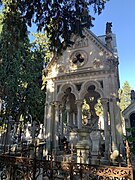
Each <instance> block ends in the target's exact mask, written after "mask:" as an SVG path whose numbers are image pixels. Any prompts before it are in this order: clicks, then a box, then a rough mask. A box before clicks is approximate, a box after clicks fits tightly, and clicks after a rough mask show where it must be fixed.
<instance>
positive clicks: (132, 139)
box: [126, 128, 135, 154]
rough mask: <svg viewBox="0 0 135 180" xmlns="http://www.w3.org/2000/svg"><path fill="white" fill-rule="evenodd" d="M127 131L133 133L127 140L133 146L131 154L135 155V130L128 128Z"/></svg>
mask: <svg viewBox="0 0 135 180" xmlns="http://www.w3.org/2000/svg"><path fill="white" fill-rule="evenodd" d="M126 131H127V132H130V133H131V135H130V136H128V137H126V138H127V140H128V142H129V144H130V145H131V152H132V153H133V154H135V128H127V129H126ZM133 133H134V135H133Z"/></svg>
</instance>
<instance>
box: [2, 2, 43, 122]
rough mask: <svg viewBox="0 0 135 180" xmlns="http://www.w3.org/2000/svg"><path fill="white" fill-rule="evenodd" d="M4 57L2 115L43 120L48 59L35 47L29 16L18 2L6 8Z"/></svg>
mask: <svg viewBox="0 0 135 180" xmlns="http://www.w3.org/2000/svg"><path fill="white" fill-rule="evenodd" d="M5 3H6V1H5ZM11 5H12V8H11ZM0 60H1V61H0V82H1V84H0V98H1V99H2V100H3V102H4V103H3V107H2V114H1V116H2V118H3V119H7V118H8V117H9V116H12V117H13V119H14V120H15V121H18V120H19V119H20V117H23V118H24V119H25V117H26V116H27V115H28V114H30V115H31V116H32V119H33V120H40V121H43V116H44V113H43V111H44V101H45V93H44V92H43V91H41V87H42V67H43V61H44V58H43V56H42V53H41V52H40V51H39V50H34V51H32V50H31V45H30V43H29V39H28V31H27V26H26V22H25V19H24V18H22V14H21V13H20V12H19V11H18V8H17V6H16V4H15V3H12V4H9V1H8V3H7V4H6V5H5V6H4V9H3V20H2V32H1V39H0Z"/></svg>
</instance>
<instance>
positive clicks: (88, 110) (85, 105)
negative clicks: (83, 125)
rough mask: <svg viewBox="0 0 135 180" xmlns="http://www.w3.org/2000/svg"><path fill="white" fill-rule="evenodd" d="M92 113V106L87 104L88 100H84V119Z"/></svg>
mask: <svg viewBox="0 0 135 180" xmlns="http://www.w3.org/2000/svg"><path fill="white" fill-rule="evenodd" d="M89 113H90V106H89V105H88V104H87V102H86V100H85V99H84V102H83V105H82V115H83V118H86V117H87V118H88V116H89Z"/></svg>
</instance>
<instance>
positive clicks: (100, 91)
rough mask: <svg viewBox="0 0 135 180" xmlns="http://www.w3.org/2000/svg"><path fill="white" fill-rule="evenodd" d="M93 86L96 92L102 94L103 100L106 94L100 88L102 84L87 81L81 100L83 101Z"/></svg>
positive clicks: (82, 89)
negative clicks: (89, 88)
mask: <svg viewBox="0 0 135 180" xmlns="http://www.w3.org/2000/svg"><path fill="white" fill-rule="evenodd" d="M92 85H94V86H95V91H96V92H98V93H99V94H100V96H101V98H103V97H104V92H103V90H102V89H101V88H100V83H99V82H97V81H87V82H85V83H84V84H83V85H82V88H81V92H80V97H81V99H83V98H84V96H85V94H86V93H87V90H88V87H89V86H92Z"/></svg>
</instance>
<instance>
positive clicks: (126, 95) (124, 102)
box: [119, 81, 131, 111]
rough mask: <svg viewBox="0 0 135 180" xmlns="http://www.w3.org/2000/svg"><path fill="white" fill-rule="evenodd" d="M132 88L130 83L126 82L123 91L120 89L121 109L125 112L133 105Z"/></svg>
mask: <svg viewBox="0 0 135 180" xmlns="http://www.w3.org/2000/svg"><path fill="white" fill-rule="evenodd" d="M130 96H131V87H130V85H129V83H128V81H125V83H124V85H123V87H122V89H119V99H120V109H121V111H123V110H124V109H126V108H127V107H128V106H129V105H130V103H131V97H130Z"/></svg>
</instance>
